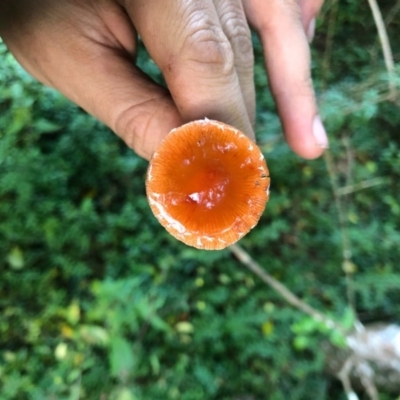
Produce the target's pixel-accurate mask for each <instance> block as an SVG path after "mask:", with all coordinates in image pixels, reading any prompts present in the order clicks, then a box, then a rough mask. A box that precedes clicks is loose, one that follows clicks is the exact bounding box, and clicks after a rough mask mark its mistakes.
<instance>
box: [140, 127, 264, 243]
mask: <svg viewBox="0 0 400 400" xmlns="http://www.w3.org/2000/svg"><path fill="white" fill-rule="evenodd" d="M269 184H270V178H269V171H268V167H267V164H266V162H265V159H264V156H263V155H262V153H261V151H260V149H259V148H258V147H257V145H256V144H255V143H254V142H253V141H252V140H251V139H249V138H248V137H247V136H245V135H244V134H243V133H241V132H239V131H238V130H237V129H235V128H234V127H232V126H229V125H226V124H224V123H222V122H218V121H213V120H209V119H203V120H197V121H193V122H190V123H188V124H185V125H182V126H181V127H179V128H176V129H173V130H172V131H171V132H170V133H169V134H168V135H167V136H166V138H165V139H164V141H163V142H162V143H161V145H160V147H159V148H158V149H157V151H156V152H155V153H154V155H153V157H152V159H151V161H150V165H149V168H148V170H147V178H146V192H147V198H148V201H149V204H150V207H151V210H152V211H153V213H154V215H155V216H156V218H157V219H158V221H159V222H160V223H161V225H162V226H164V228H165V229H166V230H167V231H168V232H169V233H170V234H172V235H173V236H175V238H177V239H178V240H180V241H182V242H184V243H186V244H187V245H189V246H194V247H196V248H198V249H205V250H220V249H223V248H225V247H227V246H229V245H231V244H232V243H235V242H236V241H238V240H239V239H240V238H242V237H243V236H244V235H245V234H246V233H248V232H249V231H250V229H252V228H253V227H254V226H255V225H256V224H257V222H258V220H259V219H260V217H261V214H262V213H263V211H264V208H265V205H266V203H267V201H268V198H269Z"/></svg>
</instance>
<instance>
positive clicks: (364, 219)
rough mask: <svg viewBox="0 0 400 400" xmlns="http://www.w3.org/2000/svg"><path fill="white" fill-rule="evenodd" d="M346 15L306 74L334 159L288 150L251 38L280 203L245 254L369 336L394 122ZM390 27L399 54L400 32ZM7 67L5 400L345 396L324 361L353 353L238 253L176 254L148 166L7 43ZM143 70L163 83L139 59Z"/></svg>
mask: <svg viewBox="0 0 400 400" xmlns="http://www.w3.org/2000/svg"><path fill="white" fill-rule="evenodd" d="M389 3H390V2H385V4H383V5H382V11H383V14H384V15H389V11H390V9H391V5H390V4H389ZM335 4H336V6H335ZM335 7H338V5H337V3H333V2H331V3H330V2H328V4H327V5H326V7H325V8H324V12H323V14H322V18H321V20H320V22H319V25H320V26H318V30H317V36H316V39H315V44H314V48H315V50H314V52H315V54H314V65H313V72H314V75H315V85H316V88H317V91H318V93H319V97H320V103H321V110H322V114H323V117H324V119H325V121H326V125H327V127H328V131H329V133H330V138H331V150H330V155H331V161H329V160H328V159H325V160H324V159H319V160H316V161H305V160H301V159H300V158H299V157H297V156H295V155H293V154H292V153H291V152H290V151H289V149H288V147H287V145H286V144H285V143H284V141H283V139H282V138H281V135H280V125H279V121H278V118H277V116H276V113H275V109H274V105H273V101H272V98H271V96H270V94H269V93H268V91H267V90H266V89H265V85H266V78H265V74H264V70H263V65H262V60H261V55H260V54H261V50H260V44H259V42H258V41H257V39H256V38H255V39H254V40H255V51H256V59H257V64H256V68H255V80H256V86H257V96H258V99H257V100H258V104H257V135H258V139H259V144H260V146H261V148H262V149H263V151H264V153H265V154H266V157H267V160H268V164H269V167H270V170H271V176H272V188H271V189H272V190H271V200H270V202H269V204H268V207H267V209H266V212H265V213H264V215H263V217H262V218H261V221H260V223H259V225H258V226H257V227H256V228H255V229H254V230H253V231H252V232H251V233H250V234H249V235H248V236H246V237H245V238H244V239H243V240H242V241H241V245H242V246H243V247H244V248H245V249H246V250H247V251H248V252H249V253H250V254H251V255H252V256H253V257H254V258H256V259H257V261H258V262H259V263H260V264H261V265H262V266H263V267H264V268H265V269H266V270H268V272H269V273H270V274H271V275H273V276H274V277H275V278H277V279H279V280H280V281H281V282H283V283H284V284H285V285H287V286H288V287H289V288H290V289H291V290H293V291H294V292H295V293H296V294H297V295H298V296H300V297H301V298H302V299H304V300H305V301H306V302H308V303H309V304H311V305H312V306H314V307H316V308H318V309H319V310H321V311H322V312H324V313H325V314H327V315H330V316H331V317H332V318H335V319H336V320H338V321H339V322H341V323H342V324H343V325H345V326H347V327H349V326H351V325H352V323H353V321H354V318H355V316H354V314H353V313H352V312H351V311H350V310H351V306H355V308H356V311H357V313H358V315H359V316H360V317H361V318H362V320H363V321H367V322H368V321H378V320H389V319H390V320H392V321H397V322H399V315H400V306H399V304H400V291H399V287H400V278H399V276H400V246H399V243H400V233H399V232H400V218H399V215H400V207H399V198H400V195H399V194H400V183H399V182H400V140H399V135H398V127H399V126H400V111H399V106H398V104H395V103H393V102H390V101H386V100H385V96H386V95H387V76H386V73H385V72H384V71H385V70H384V66H383V63H382V57H381V53H380V48H379V44H378V42H377V39H376V30H375V27H374V24H373V21H372V18H371V16H370V14H369V10H368V7H366V6H365V4H364V3H361V2H360V1H345V2H341V4H340V7H339V9H336V8H335ZM332 21H335V25H334V27H335V28H336V29H335V30H333V35H332V31H331V30H330V29H331V28H332ZM388 28H389V36H390V37H391V38H393V39H395V32H398V29H399V22H398V18H397V20H396V19H394V20H392V22H391V24H390V25H389V26H388ZM392 44H393V46H395V47H394V49H393V50H394V54H395V57H396V60H395V61H396V62H397V63H398V62H399V58H398V57H399V56H398V55H399V54H400V48H399V43H398V42H396V41H395V40H392ZM0 61H1V71H0V268H1V280H0V312H1V317H0V393H1V399H4V400H11V399H52V398H57V399H60V400H62V399H99V398H103V399H112V400H114V399H115V400H141V399H171V400H173V399H182V400H201V399H219V400H224V399H245V398H248V399H265V398H268V399H272V400H280V399H291V400H295V399H299V400H300V399H309V398H310V393H313V398H318V399H321V400H323V399H343V398H344V395H343V393H342V389H341V388H340V385H338V383H337V382H335V381H334V380H332V379H330V378H329V377H327V376H326V375H325V374H324V369H323V364H324V359H323V354H322V352H321V347H320V345H319V344H320V343H321V341H322V340H326V339H330V340H331V341H332V342H333V343H335V344H337V345H340V344H342V342H341V340H342V339H343V338H342V337H338V335H337V333H335V332H332V331H330V330H329V329H327V328H326V326H323V325H321V324H318V323H316V322H315V321H313V320H311V319H310V318H308V317H304V315H302V314H301V313H300V312H299V311H297V310H295V309H293V308H291V307H290V306H289V305H287V304H286V303H285V302H284V301H283V300H282V298H280V296H279V295H278V294H277V293H274V292H272V291H271V289H269V288H268V287H266V286H265V285H263V284H262V283H261V282H260V281H259V280H258V279H257V278H255V277H254V276H252V275H251V274H250V273H249V272H248V271H247V270H245V269H244V267H243V266H241V265H240V264H239V263H238V262H237V261H236V260H235V259H234V258H233V256H232V255H231V254H230V253H229V251H227V250H225V251H221V252H205V251H198V250H195V249H192V248H188V247H186V246H184V245H183V244H181V243H177V242H176V241H175V240H174V239H173V238H172V237H170V236H169V235H168V234H167V233H166V232H165V231H164V230H163V229H162V228H161V227H160V226H159V224H158V223H157V222H156V221H155V219H154V217H153V216H152V215H151V212H150V209H149V206H148V204H147V201H146V197H145V190H144V177H145V171H146V162H145V161H143V160H141V159H139V158H138V157H137V156H135V155H134V154H133V153H132V152H131V151H130V150H129V149H127V148H126V147H125V145H124V144H123V143H121V142H120V140H119V139H118V138H116V137H114V136H113V135H112V133H110V132H109V131H108V130H107V129H106V128H105V127H103V126H102V125H101V124H100V123H98V122H96V121H95V120H94V119H93V118H91V117H89V116H87V115H86V114H85V113H84V112H82V110H80V109H79V108H77V107H76V106H74V105H72V104H70V103H69V102H68V101H67V100H65V99H64V98H63V97H62V96H61V95H59V94H57V93H55V92H54V91H52V90H50V89H46V88H43V87H42V86H41V85H40V84H38V83H36V82H35V81H34V80H33V79H31V78H30V77H29V76H28V75H27V74H26V73H25V72H24V71H23V70H22V69H21V68H20V67H19V66H18V65H17V63H16V62H15V61H14V60H13V58H12V57H11V56H10V55H9V54H8V53H7V51H6V50H5V48H4V46H3V45H0ZM139 64H140V65H141V67H142V68H143V69H145V70H146V71H150V73H151V74H152V76H153V77H155V79H156V80H158V81H159V82H162V78H161V77H160V75H159V73H158V72H157V68H156V67H155V65H154V64H153V63H152V62H151V61H149V60H148V59H147V58H146V55H145V52H144V50H142V52H141V54H140V58H139ZM398 76H399V74H397V78H396V79H397V80H399V78H398ZM397 84H398V81H397ZM329 162H330V164H329ZM327 165H328V166H330V168H331V170H332V171H333V175H331V176H330V175H329V173H328V172H327ZM332 183H334V185H335V186H336V191H337V193H338V198H339V202H340V206H341V213H342V215H343V221H342V224H341V223H340V218H339V216H338V210H337V207H336V203H335V199H334V196H333V191H332ZM343 234H345V236H346V238H347V239H346V240H347V246H348V247H349V249H350V250H351V259H350V260H347V261H346V262H345V263H344V262H343V240H342V239H343ZM344 270H345V271H344ZM345 272H346V273H347V277H346V274H345ZM349 292H350V293H353V294H354V298H355V300H354V303H355V304H352V305H349V303H348V299H347V295H346V293H349Z"/></svg>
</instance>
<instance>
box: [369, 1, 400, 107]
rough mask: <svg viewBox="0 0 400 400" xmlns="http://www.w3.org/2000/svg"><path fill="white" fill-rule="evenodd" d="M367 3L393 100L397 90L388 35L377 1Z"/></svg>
mask: <svg viewBox="0 0 400 400" xmlns="http://www.w3.org/2000/svg"><path fill="white" fill-rule="evenodd" d="M368 4H369V6H370V8H371V11H372V16H373V17H374V21H375V25H376V29H377V30H378V36H379V40H380V42H381V47H382V52H383V58H384V60H385V65H386V69H387V72H388V76H389V93H390V97H391V99H392V100H395V99H396V96H397V90H396V86H395V84H394V61H393V54H392V49H391V47H390V41H389V37H388V34H387V31H386V27H385V23H384V22H383V18H382V14H381V10H380V9H379V6H378V3H377V2H376V0H368Z"/></svg>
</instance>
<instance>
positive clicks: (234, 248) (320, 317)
mask: <svg viewBox="0 0 400 400" xmlns="http://www.w3.org/2000/svg"><path fill="white" fill-rule="evenodd" d="M229 250H230V251H231V252H232V253H233V254H234V255H235V257H236V258H237V259H238V260H239V261H240V262H241V263H242V264H243V265H244V266H245V267H246V268H248V269H249V270H250V271H252V272H253V273H254V274H256V275H257V276H258V277H259V278H260V279H261V280H262V281H263V282H265V283H266V284H267V285H268V286H270V287H271V288H272V289H274V290H275V291H276V292H278V293H279V294H280V295H281V296H282V297H283V298H284V299H285V300H286V301H287V302H288V303H289V304H291V305H292V306H294V307H295V308H297V309H298V310H300V311H302V312H304V313H305V314H308V315H310V316H311V317H312V318H314V319H315V320H316V321H321V322H323V323H325V325H326V326H327V327H328V328H330V329H336V330H338V331H339V332H341V333H342V334H343V335H346V333H345V331H346V330H345V328H344V327H342V326H341V325H339V324H338V323H337V322H335V321H334V320H332V319H330V318H328V317H327V316H326V315H324V314H322V313H321V312H319V311H318V310H316V309H315V308H313V307H311V306H310V305H309V304H307V303H305V302H304V301H303V300H301V299H300V298H299V297H297V296H296V295H295V294H294V293H293V292H291V291H290V290H289V289H288V288H287V287H286V286H284V285H282V283H280V282H279V281H277V280H276V279H275V278H273V277H272V276H271V275H270V274H268V272H266V271H265V270H264V269H263V268H261V266H260V265H259V264H258V263H257V262H256V261H254V260H253V259H252V258H251V257H250V255H249V254H248V253H247V252H246V251H245V250H244V249H243V248H242V247H240V246H239V245H238V244H237V243H235V244H232V245H231V246H229Z"/></svg>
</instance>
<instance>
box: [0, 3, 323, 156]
mask: <svg viewBox="0 0 400 400" xmlns="http://www.w3.org/2000/svg"><path fill="white" fill-rule="evenodd" d="M298 1H299V2H300V3H298ZM321 2H322V0H287V1H284V2H282V1H280V0H243V2H242V1H241V0H203V1H195V0H191V1H189V0H162V1H160V0H125V1H124V0H86V1H83V0H59V1H54V0H35V1H31V0H2V2H1V3H0V35H1V36H2V38H3V40H4V41H5V43H6V44H7V46H8V47H9V49H10V51H11V52H12V53H13V54H14V55H15V57H16V58H17V59H18V60H19V61H20V63H21V64H22V65H23V66H24V67H25V68H26V69H27V71H28V72H30V73H31V74H32V75H33V76H35V77H36V78H37V79H39V80H40V81H41V82H43V83H45V84H47V85H49V86H52V87H54V88H56V89H58V90H59V91H61V92H62V93H63V94H64V95H66V96H67V97H68V98H70V99H71V100H72V101H74V102H75V103H77V104H79V105H80V106H81V107H83V108H84V109H86V110H87V111H88V112H89V113H91V114H92V115H94V116H96V117H97V118H99V119H100V120H101V121H103V122H104V123H105V124H107V125H108V126H109V127H110V128H111V129H112V130H114V131H115V132H116V133H117V134H118V135H119V136H121V137H122V139H123V140H124V141H125V142H126V143H127V144H128V146H130V147H131V148H133V149H134V150H135V151H136V152H137V153H138V154H139V155H141V156H142V157H145V158H147V159H149V158H150V157H151V155H152V154H153V152H154V151H155V149H156V148H157V146H158V145H159V144H160V142H161V140H162V139H163V137H164V136H165V135H167V133H168V132H169V131H170V130H171V129H172V128H174V127H176V126H178V125H180V124H182V123H183V122H186V121H189V120H193V119H198V118H203V117H205V116H206V117H208V118H210V119H211V118H212V119H217V120H221V121H223V122H226V123H228V124H231V125H234V126H235V127H237V128H238V129H240V130H242V131H243V132H245V133H246V134H248V135H249V136H250V137H254V133H253V128H252V125H253V122H254V113H255V104H254V98H255V93H254V83H253V53H252V44H251V37H250V31H249V28H248V25H247V22H246V16H247V19H248V21H249V22H250V24H251V25H252V26H253V27H254V28H255V29H256V30H257V31H258V33H259V34H260V37H261V39H262V43H263V47H264V52H265V58H266V60H267V62H266V63H267V70H268V75H269V79H270V83H271V88H272V91H273V93H274V96H275V99H276V102H277V105H278V110H279V113H280V117H281V120H282V124H283V127H284V131H285V135H286V138H287V141H288V143H289V145H290V146H291V147H292V149H293V150H294V151H295V152H297V153H298V154H299V155H301V156H303V157H305V158H314V157H318V156H319V155H321V154H322V152H323V148H324V147H326V146H327V139H326V136H324V130H323V127H322V124H320V122H318V121H319V120H318V118H317V117H316V116H317V107H316V103H315V97H314V93H313V89H312V84H311V79H310V65H309V49H308V44H307V39H306V35H305V33H304V29H303V28H302V22H303V24H304V26H305V27H306V28H305V29H306V31H311V28H310V26H311V24H310V21H311V20H312V18H313V17H314V16H315V15H316V13H317V11H318V9H319V7H320V5H321ZM301 21H302V22H301ZM311 27H312V26H311ZM138 35H140V37H141V38H142V40H143V42H144V43H145V45H146V48H147V50H148V51H149V53H150V56H151V57H152V58H153V60H154V61H155V62H156V64H157V65H158V66H159V67H160V69H161V71H162V73H163V75H164V77H165V80H166V82H167V86H168V90H166V89H164V88H162V87H160V86H158V85H157V84H155V83H154V82H153V81H152V80H151V79H150V78H149V77H147V76H146V75H145V74H144V73H143V72H142V71H141V70H140V69H139V68H138V67H136V65H135V63H134V59H135V56H136V52H137V36H138ZM313 128H314V131H315V128H316V132H317V135H316V138H315V136H314V135H313V133H312V132H313Z"/></svg>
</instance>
